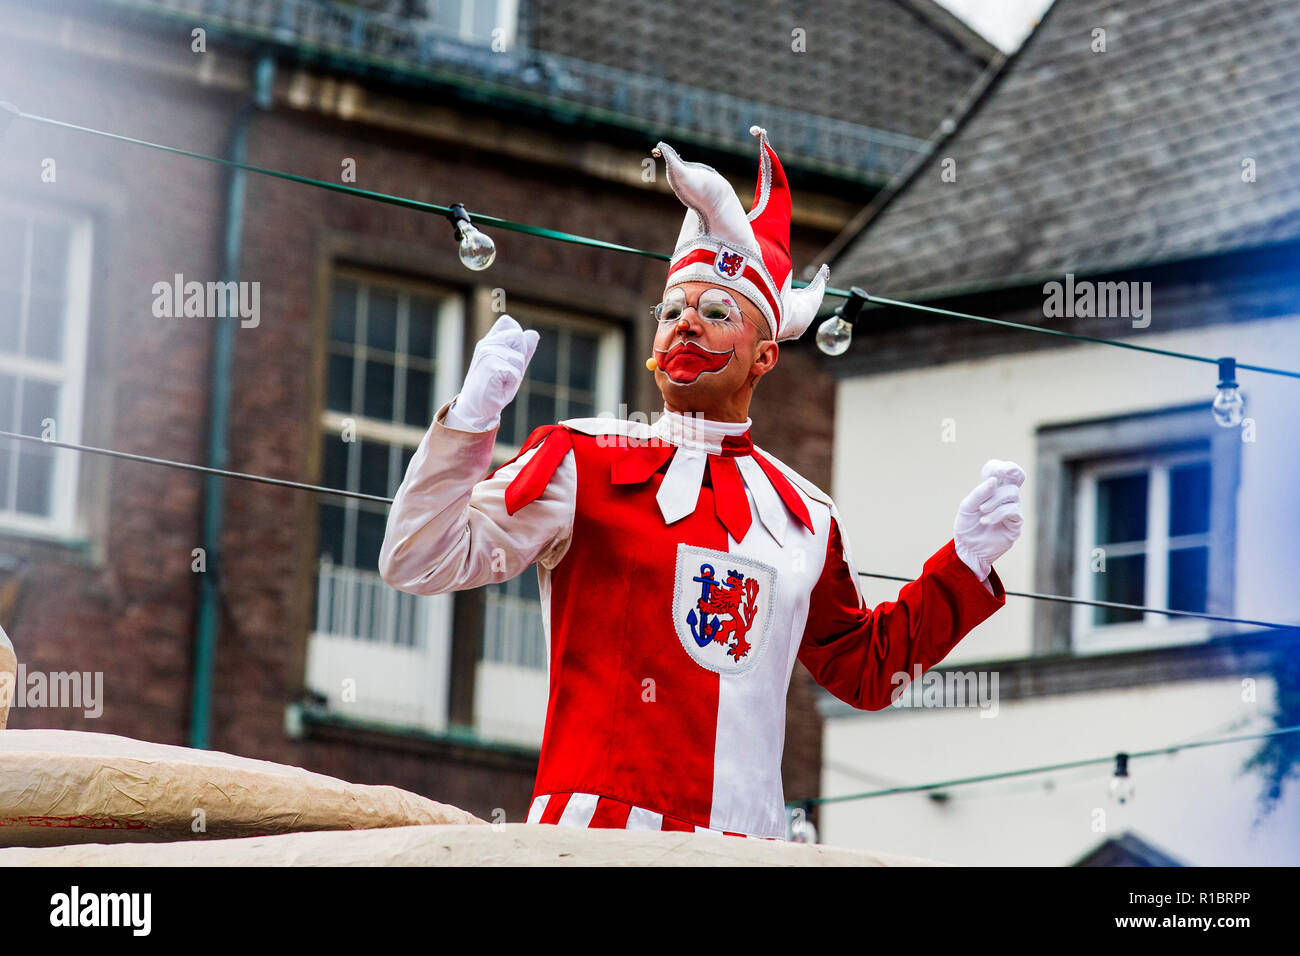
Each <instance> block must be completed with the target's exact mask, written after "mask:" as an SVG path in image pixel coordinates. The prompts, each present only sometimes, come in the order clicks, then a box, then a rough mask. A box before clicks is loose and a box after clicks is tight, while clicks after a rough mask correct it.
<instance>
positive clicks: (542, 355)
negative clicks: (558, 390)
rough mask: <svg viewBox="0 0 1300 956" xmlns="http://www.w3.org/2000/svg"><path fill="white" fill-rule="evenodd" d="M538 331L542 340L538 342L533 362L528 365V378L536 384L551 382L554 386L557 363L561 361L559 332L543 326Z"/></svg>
mask: <svg viewBox="0 0 1300 956" xmlns="http://www.w3.org/2000/svg"><path fill="white" fill-rule="evenodd" d="M537 331H539V332H540V333H541V338H540V339H539V340H538V342H537V351H536V352H534V353H533V360H532V361H531V362H529V363H528V377H529V378H531V379H532V380H533V381H534V382H549V383H550V384H552V385H554V384H555V376H556V362H557V361H558V359H559V352H558V348H559V342H558V339H559V337H560V336H559V330H558V329H552V328H547V327H545V326H542V327H540V328H539V329H538V330H537Z"/></svg>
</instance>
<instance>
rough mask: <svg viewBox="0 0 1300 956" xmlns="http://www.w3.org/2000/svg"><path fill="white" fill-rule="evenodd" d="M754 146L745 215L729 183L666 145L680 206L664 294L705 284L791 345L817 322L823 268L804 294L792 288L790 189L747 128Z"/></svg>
mask: <svg viewBox="0 0 1300 956" xmlns="http://www.w3.org/2000/svg"><path fill="white" fill-rule="evenodd" d="M749 132H750V134H751V135H753V136H757V137H758V140H759V145H760V149H759V154H760V155H759V173H758V186H757V188H756V189H755V190H754V204H753V208H752V209H750V211H749V215H748V216H747V215H745V210H744V208H743V207H742V206H741V205H740V200H739V199H738V198H737V196H736V192H735V190H734V189H732V188H731V184H730V183H729V182H727V180H726V179H725V178H724V177H723V176H722V174H721V173H719V172H718V171H717V170H716V169H714V168H713V167H711V166H706V165H704V164H703V163H688V162H686V161H685V160H683V159H682V158H681V157H680V156H678V155H677V151H676V150H674V149H673V148H672V147H671V146H669V145H668V144H667V143H664V142H660V143H659V144H658V145H656V146H655V148H654V149H653V150H652V152H653V154H654V155H655V156H662V157H663V160H664V164H665V166H666V167H667V170H668V185H670V186H672V188H673V192H675V193H676V194H677V198H678V199H680V200H681V201H682V202H683V203H684V204H685V206H686V219H685V220H684V221H683V222H682V231H681V233H680V234H679V235H678V236H677V247H676V248H675V249H674V250H673V257H672V261H671V263H670V264H669V266H668V282H667V284H666V285H665V286H664V291H665V292H666V291H667V290H668V289H671V288H672V287H673V286H675V285H680V284H681V283H683V282H712V283H714V284H716V285H719V286H723V287H725V288H728V289H731V290H732V291H733V292H738V293H740V294H741V295H743V296H745V297H746V298H748V299H750V300H751V301H752V302H753V303H754V304H755V305H756V306H758V308H759V309H761V310H762V312H763V315H764V317H765V318H766V319H767V322H768V329H769V332H771V333H772V334H770V335H769V336H768V338H772V339H775V340H776V341H778V342H783V341H785V340H787V339H796V338H798V337H799V336H800V335H801V334H802V333H803V331H804V330H805V329H806V328H808V326H809V324H810V323H811V322H812V320H813V319H814V318H815V317H816V316H817V309H818V307H819V306H820V305H821V301H822V294H823V293H824V292H825V290H826V280H827V279H828V278H829V277H830V274H831V273H830V269H829V268H828V267H827V266H826V265H822V267H821V268H820V269H818V270H817V275H816V276H814V277H813V280H812V282H811V283H809V284H808V286H807V287H806V288H803V289H795V288H792V287H791V283H790V280H791V278H792V273H793V268H792V263H791V262H790V209H791V206H790V185H789V183H787V182H786V179H785V170H784V169H782V168H781V161H780V160H779V159H777V158H776V153H775V152H773V150H772V147H771V146H770V145H768V142H767V130H765V129H762V128H761V127H758V126H751V127H750V128H749Z"/></svg>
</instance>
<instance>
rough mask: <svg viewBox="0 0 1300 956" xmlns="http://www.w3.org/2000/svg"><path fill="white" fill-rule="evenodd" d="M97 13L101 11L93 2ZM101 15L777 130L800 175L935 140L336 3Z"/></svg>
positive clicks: (874, 170) (640, 124)
mask: <svg viewBox="0 0 1300 956" xmlns="http://www.w3.org/2000/svg"><path fill="white" fill-rule="evenodd" d="M83 2H90V0H83ZM94 3H95V5H97V6H109V7H115V8H118V9H124V10H131V11H135V12H143V13H150V12H152V13H158V14H164V15H166V14H170V15H172V16H182V17H185V18H187V22H189V23H192V24H194V25H199V26H204V27H207V28H209V29H212V28H222V29H225V30H227V31H229V32H230V33H232V34H236V35H240V36H244V37H247V38H249V39H255V40H263V41H272V42H275V43H280V44H283V45H285V46H291V47H294V48H295V49H296V50H300V51H304V52H314V53H317V54H324V55H331V56H333V57H337V58H343V59H344V60H345V61H347V62H346V63H344V64H341V65H342V66H344V68H346V67H347V65H349V64H351V65H355V66H358V67H364V68H382V69H385V70H388V71H391V72H393V73H398V74H405V75H407V76H409V77H412V78H423V79H427V80H432V81H435V82H443V83H451V84H456V85H462V86H472V87H473V88H474V89H475V92H476V95H479V96H497V97H500V98H502V99H506V100H513V101H515V102H517V103H521V104H529V105H531V106H534V107H537V106H541V107H545V108H549V109H552V110H556V111H560V112H563V113H565V114H566V115H572V114H578V115H582V116H585V117H587V118H589V119H591V120H594V121H598V122H607V123H610V124H613V125H616V126H623V127H629V128H635V129H640V130H645V131H647V132H648V133H651V134H652V135H654V136H656V137H660V136H662V137H665V138H673V137H677V138H680V139H685V140H688V141H693V142H696V143H700V144H703V145H708V146H713V147H716V148H720V149H725V150H731V151H738V152H741V153H746V152H749V151H751V150H753V149H754V145H753V140H752V138H750V136H749V135H748V130H749V127H750V125H752V124H754V123H758V124H759V125H762V126H764V127H766V128H767V130H768V132H769V133H770V134H771V135H772V138H773V142H774V143H776V144H779V148H780V150H781V156H782V159H783V160H784V161H785V162H786V163H787V164H788V165H802V166H805V167H808V168H814V169H818V170H821V171H824V172H827V173H830V174H833V175H840V176H844V177H848V178H853V179H858V180H861V181H884V180H887V179H888V178H889V177H891V176H893V175H894V174H895V173H897V172H898V171H899V170H901V169H902V168H903V167H904V166H905V165H906V163H907V161H908V160H909V159H910V158H911V157H912V156H913V155H915V154H916V153H917V152H919V151H920V150H921V149H922V148H923V146H924V141H923V140H920V139H917V138H915V137H912V136H906V135H904V134H901V133H893V132H889V131H886V130H880V129H876V128H874V127H870V126H863V125H859V124H856V123H850V122H847V121H845V120H840V119H834V118H832V117H827V116H818V115H815V114H812V113H805V112H801V111H798V110H791V109H786V108H783V107H778V106H772V105H769V104H766V103H762V102H759V101H756V100H750V99H744V98H742V97H737V96H731V95H729V94H726V93H721V92H715V91H712V90H703V89H698V88H696V87H693V86H689V85H686V84H683V83H676V82H672V81H670V80H665V79H662V78H659V77H653V76H646V75H643V74H639V73H634V72H631V71H628V70H621V69H616V68H613V67H608V66H604V65H602V64H598V63H589V62H587V61H585V60H578V59H574V58H572V57H565V56H560V55H557V54H553V53H547V52H545V51H541V50H532V49H522V48H516V49H513V50H508V51H505V52H495V51H493V50H491V49H490V48H489V47H487V46H480V45H475V44H470V43H465V42H462V41H461V40H460V39H459V38H458V37H454V36H450V35H448V34H446V33H444V32H442V31H440V30H439V29H438V28H437V27H436V26H435V25H434V24H432V23H430V22H425V21H419V20H413V19H410V18H406V17H398V16H394V15H392V14H387V13H382V12H376V11H370V10H364V9H361V8H358V7H353V6H347V5H344V4H340V3H334V2H330V0H94Z"/></svg>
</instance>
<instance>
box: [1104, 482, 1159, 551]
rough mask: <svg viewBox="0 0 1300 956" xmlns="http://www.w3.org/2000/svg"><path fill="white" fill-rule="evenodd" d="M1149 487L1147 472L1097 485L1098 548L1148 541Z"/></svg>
mask: <svg viewBox="0 0 1300 956" xmlns="http://www.w3.org/2000/svg"><path fill="white" fill-rule="evenodd" d="M1147 483H1148V475H1147V473H1146V472H1145V471H1143V472H1138V473H1136V474H1131V475H1115V476H1113V477H1110V478H1102V479H1100V480H1099V481H1098V482H1097V540H1096V543H1097V544H1118V543H1120V542H1122V541H1145V540H1146V536H1147Z"/></svg>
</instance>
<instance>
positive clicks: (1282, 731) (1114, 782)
mask: <svg viewBox="0 0 1300 956" xmlns="http://www.w3.org/2000/svg"><path fill="white" fill-rule="evenodd" d="M1294 733H1300V724H1297V725H1295V726H1292V727H1279V728H1277V729H1276V730H1266V731H1262V732H1260V733H1257V734H1239V735H1237V736H1234V737H1215V738H1213V739H1211V740H1194V741H1190V742H1188V743H1183V744H1170V745H1168V746H1166V747H1154V748H1152V749H1150V750H1137V751H1126V752H1123V751H1122V752H1120V753H1117V754H1112V755H1110V756H1106V757H1088V758H1086V759H1083V760H1067V761H1064V762H1061V763H1051V764H1043V765H1041V766H1037V767H1021V768H1019V769H1017V770H1000V771H996V772H994V773H981V774H976V775H975V776H971V777H957V778H955V779H953V780H939V781H936V782H934V783H917V784H908V785H906V786H900V787H886V788H885V789H883V790H868V791H865V792H863V793H846V794H840V795H838V796H832V797H805V798H804V799H802V800H787V801H786V806H788V807H805V808H810V807H812V806H814V805H816V804H825V803H846V802H848V801H851V800H869V799H871V798H873V797H890V796H895V795H897V794H900V793H923V792H925V791H927V790H947V789H949V788H951V787H960V786H965V785H967V784H972V783H984V782H986V781H989V780H1005V779H1008V778H1010V777H1025V776H1028V775H1030V774H1038V773H1053V772H1057V771H1061V770H1074V769H1076V768H1079V767H1092V766H1097V765H1098V764H1110V763H1113V764H1114V765H1115V773H1114V776H1113V777H1112V778H1111V793H1112V795H1113V796H1114V797H1115V799H1116V800H1118V801H1119V802H1120V803H1124V802H1126V801H1127V800H1130V799H1132V796H1133V787H1132V779H1131V778H1130V777H1129V773H1128V762H1129V761H1130V760H1134V759H1137V758H1141V757H1156V756H1160V755H1162V754H1175V753H1178V752H1179V751H1181V750H1193V749H1195V748H1198V747H1214V746H1217V745H1219V744H1231V743H1239V742H1241V741H1246V740H1264V739H1266V738H1268V737H1280V736H1284V735H1286V734H1294Z"/></svg>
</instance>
